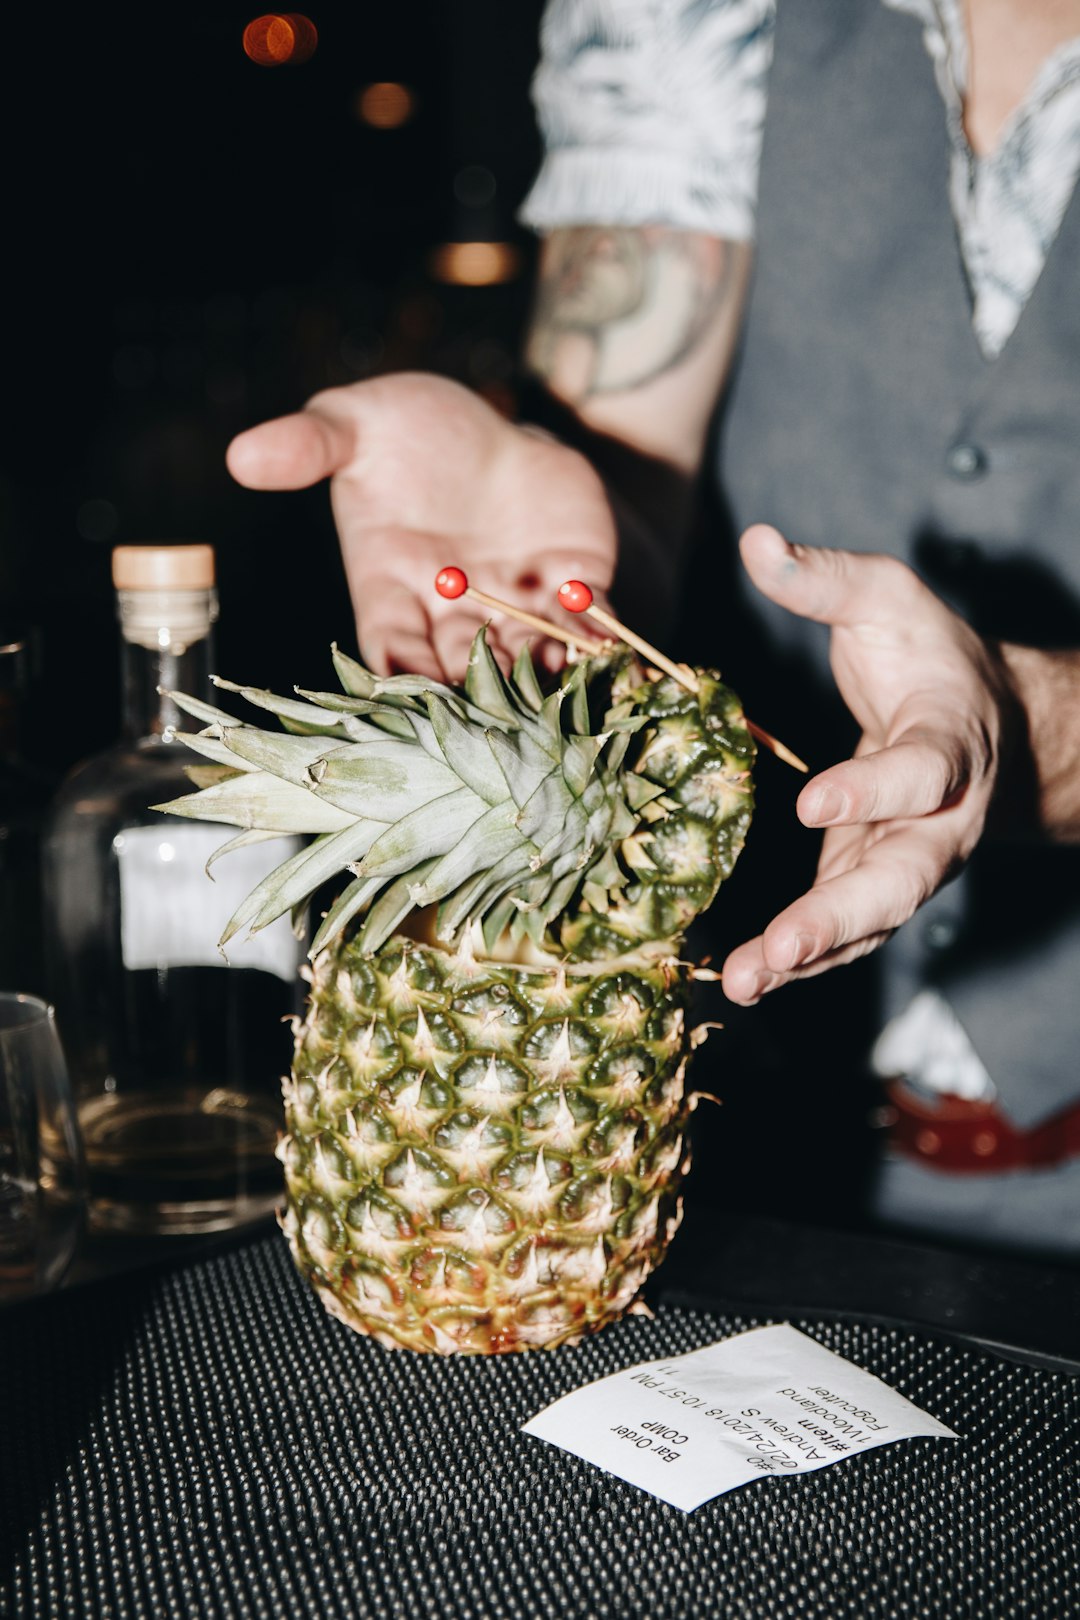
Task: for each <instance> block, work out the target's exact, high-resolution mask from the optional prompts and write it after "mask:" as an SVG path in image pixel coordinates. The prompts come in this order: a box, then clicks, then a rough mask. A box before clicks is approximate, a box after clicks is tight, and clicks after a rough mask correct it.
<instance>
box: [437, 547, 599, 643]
mask: <svg viewBox="0 0 1080 1620" xmlns="http://www.w3.org/2000/svg"><path fill="white" fill-rule="evenodd" d="M435 589H436V590H437V591H438V593H439V595H440V596H445V597H447V598H448V599H449V600H450V601H454V600H455V599H456V598H457V597H459V596H467V597H468V598H469V600H470V601H472V602H479V603H480V605H481V607H486V608H492V609H493V610H494V611H495V612H496V613H505V614H507V615H508V616H509V617H510V618H511V619H517V620H518V621H519V623H521V624H527V625H528V626H529V627H530V629H532V630H538V631H539V632H540V634H541V635H543V636H550V637H552V639H553V640H555V641H562V642H564V643H565V644H566V646H567V647H573V648H574V649H575V650H576V651H578V652H584V653H598V652H602V651H603V643H602V642H600V641H596V640H595V639H594V638H593V637H592V636H581V635H578V634H577V633H576V631H574V630H565V629H564V628H563V627H562V625H559V624H553V623H552V622H551V620H550V619H541V618H540V617H539V615H538V614H536V613H528V612H526V610H525V609H524V608H519V607H515V606H514V604H513V603H512V602H501V601H500V600H499V598H498V597H497V596H489V595H488V594H487V592H486V591H478V590H474V588H473V587H472V586H471V585H470V584H469V581H468V577H467V576H466V574H465V572H464V570H463V569H461V568H440V569H439V572H438V573H437V574H436V575H435Z"/></svg>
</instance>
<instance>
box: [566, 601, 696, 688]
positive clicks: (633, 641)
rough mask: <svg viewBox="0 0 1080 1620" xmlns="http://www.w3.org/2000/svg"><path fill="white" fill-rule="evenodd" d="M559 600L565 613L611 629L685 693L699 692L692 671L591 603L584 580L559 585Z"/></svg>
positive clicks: (603, 609)
mask: <svg viewBox="0 0 1080 1620" xmlns="http://www.w3.org/2000/svg"><path fill="white" fill-rule="evenodd" d="M559 601H560V602H561V603H562V605H563V607H564V608H566V610H567V612H568V613H587V614H588V615H589V618H590V619H595V620H596V622H597V624H602V625H603V626H604V629H605V630H610V631H611V633H612V635H614V636H618V638H619V640H620V641H625V642H626V644H627V646H628V647H633V649H634V651H635V652H639V653H640V654H641V656H642V657H643V658H647V659H648V660H649V663H650V664H655V665H656V667H657V669H662V670H663V671H664V673H665V674H666V675H670V676H671V678H672V680H673V681H678V682H679V685H680V686H685V687H686V689H687V691H688V692H696V691H697V690H698V686H699V682H698V678H697V676H696V675H695V674H694V672H693V670H691V669H687V667H686V665H685V664H675V663H673V662H672V660H671V659H670V658H668V657H667V655H666V654H665V653H662V652H661V651H660V649H659V648H658V647H654V646H653V645H652V642H650V641H646V640H645V638H644V637H643V636H639V635H638V633H637V631H636V630H631V629H630V628H629V627H628V626H627V625H625V624H623V623H622V622H621V621H620V620H619V619H617V618H616V617H615V615H614V614H613V613H609V612H608V611H607V609H606V608H601V607H597V606H596V603H595V602H594V601H593V593H592V591H591V590H590V589H589V587H588V586H587V585H586V584H585V583H584V581H583V580H580V579H568V580H566V581H565V582H564V583H563V584H562V585H560V586H559Z"/></svg>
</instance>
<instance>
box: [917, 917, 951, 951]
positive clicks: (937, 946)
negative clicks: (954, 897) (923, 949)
mask: <svg viewBox="0 0 1080 1620" xmlns="http://www.w3.org/2000/svg"><path fill="white" fill-rule="evenodd" d="M959 932H960V930H959V928H958V927H957V926H956V922H955V921H954V919H953V918H952V917H935V918H934V921H933V922H931V923H927V925H926V930H925V933H924V936H923V937H924V938H925V940H926V943H927V944H928V945H929V947H930V949H931V950H932V951H947V950H948V949H949V947H950V945H955V944H956V938H957V935H958V934H959Z"/></svg>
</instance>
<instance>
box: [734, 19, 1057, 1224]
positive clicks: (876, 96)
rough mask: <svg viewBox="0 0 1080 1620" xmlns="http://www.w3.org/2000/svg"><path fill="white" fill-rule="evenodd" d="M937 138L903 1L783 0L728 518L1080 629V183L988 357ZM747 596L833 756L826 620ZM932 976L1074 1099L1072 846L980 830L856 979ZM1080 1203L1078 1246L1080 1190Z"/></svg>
mask: <svg viewBox="0 0 1080 1620" xmlns="http://www.w3.org/2000/svg"><path fill="white" fill-rule="evenodd" d="M947 162H948V155H947V146H946V133H945V113H944V109H943V105H942V101H941V97H940V94H939V92H938V90H937V87H936V85H935V83H934V78H933V69H932V66H931V63H930V60H929V58H928V56H927V54H926V51H925V48H924V46H923V44H922V39H921V29H920V24H919V23H918V22H917V21H916V20H915V19H913V18H911V17H909V16H905V15H901V14H898V13H896V12H892V11H888V10H886V9H885V8H884V7H883V6H882V5H881V4H880V3H879V0H786V3H785V0H780V4H779V16H778V23H777V34H776V56H775V62H774V66H773V70H772V76H771V79H770V86H769V109H768V118H767V124H766V134H765V142H764V149H763V155H762V169H761V185H760V205H759V213H758V232H759V236H758V249H757V259H756V269H755V276H754V284H753V288H752V293H751V299H750V305H749V311H748V318H747V324H746V329H745V338H744V342H743V346H742V352H741V356H740V359H739V362H738V365H737V368H736V372H735V375H734V378H733V381H732V385H731V388H730V391H729V397H728V400H727V403H726V409H725V411H724V414H723V417H722V421H721V432H720V437H719V455H720V477H721V485H722V489H723V491H724V493H725V496H726V500H727V502H728V504H729V507H730V516H731V523H732V530H733V532H734V533H738V532H739V531H741V529H742V528H743V527H745V526H746V525H747V524H748V523H750V522H754V521H759V520H761V521H766V522H770V523H774V524H776V525H777V527H779V528H780V529H781V530H782V531H783V532H784V533H785V534H787V535H788V536H789V538H791V539H795V540H799V541H803V542H806V543H808V544H810V545H826V546H828V545H835V546H842V547H847V548H849V549H852V550H856V551H885V552H891V553H893V554H894V555H897V556H900V557H902V558H903V559H904V560H905V561H907V562H909V563H911V564H912V565H913V566H915V567H916V568H917V569H918V570H919V571H920V573H921V574H922V575H923V577H924V578H925V579H926V580H927V581H928V582H929V583H930V584H931V585H932V586H933V588H934V589H935V590H937V591H938V592H939V594H941V595H943V596H945V597H946V598H947V599H948V600H950V601H951V602H952V603H953V605H954V606H956V607H957V608H958V609H959V610H960V611H961V612H963V613H964V615H965V616H966V617H968V618H969V619H970V620H971V622H973V623H974V624H976V626H977V627H978V628H980V629H981V630H983V631H984V632H986V633H988V634H992V635H996V636H1001V637H1004V638H1007V639H1012V640H1017V641H1023V642H1028V643H1031V644H1040V645H1044V646H1050V645H1080V192H1078V194H1077V195H1075V196H1074V197H1073V199H1072V203H1071V205H1070V207H1069V209H1068V211H1067V213H1066V216H1065V219H1064V221H1063V224H1062V227H1061V230H1060V233H1059V235H1058V238H1057V240H1056V242H1055V243H1054V245H1053V247H1052V249H1051V252H1050V255H1049V258H1048V260H1047V263H1046V266H1045V268H1044V271H1043V274H1042V276H1041V278H1040V280H1039V282H1038V284H1037V286H1036V287H1035V289H1034V291H1033V293H1032V295H1031V298H1030V300H1029V302H1028V304H1027V307H1026V308H1025V310H1024V312H1023V314H1022V316H1021V318H1020V322H1019V324H1018V326H1017V327H1016V329H1015V331H1014V333H1013V335H1012V336H1011V337H1010V339H1009V341H1008V343H1007V345H1006V347H1005V348H1004V350H1003V351H1002V353H1001V355H1000V356H999V357H998V358H997V359H996V360H994V361H987V360H986V359H984V358H983V356H982V353H981V352H980V350H979V348H978V345H977V343H976V340H975V336H974V333H973V331H972V325H971V303H970V297H969V294H968V289H967V286H966V282H965V277H964V270H963V265H962V262H961V259H960V254H959V249H958V244H957V236H956V229H955V225H954V222H953V218H952V215H951V212H950V208H949V201H948V190H947ZM750 594H751V593H749V592H748V593H747V600H746V602H745V604H744V611H745V612H746V613H748V614H749V615H750V616H751V618H752V622H753V625H754V627H755V637H756V639H754V640H753V642H752V651H748V650H744V651H743V653H742V655H741V656H742V658H743V659H744V660H745V659H746V658H747V657H748V656H752V657H753V659H754V662H755V668H758V667H760V671H761V672H760V674H755V675H754V676H752V677H751V678H749V679H744V680H743V683H742V684H743V686H744V692H743V695H744V697H745V698H746V699H747V703H748V707H750V705H751V703H752V704H753V705H754V707H750V712H751V713H753V712H754V708H755V707H756V708H757V710H758V713H757V715H755V718H759V720H760V723H762V724H765V725H766V726H768V727H769V729H772V730H775V731H777V732H778V733H779V734H780V735H782V736H783V737H784V738H785V740H789V741H790V742H791V744H792V746H794V747H795V748H796V749H797V750H798V751H799V752H801V753H804V755H805V756H806V757H807V758H809V759H810V760H811V761H812V763H813V765H814V768H821V767H823V766H824V765H826V764H828V763H831V761H832V760H834V759H836V758H839V757H841V754H842V752H844V751H847V750H849V749H850V744H851V741H852V733H851V728H850V723H849V722H848V721H847V720H846V718H845V717H844V716H843V714H842V712H841V710H840V708H839V706H838V704H837V702H836V699H835V696H834V694H833V692H832V687H831V682H830V680H829V676H828V667H827V661H826V653H827V633H826V632H825V631H824V630H822V629H821V628H820V627H817V626H811V625H808V624H805V623H803V622H801V621H797V620H794V619H792V618H791V617H790V616H788V615H786V614H783V613H781V612H780V611H779V610H778V609H773V608H771V607H768V606H766V605H763V604H762V603H761V602H760V599H757V598H755V599H754V600H753V601H751V600H749V596H750ZM727 667H728V668H729V669H730V672H731V674H732V676H734V675H735V674H736V671H735V670H734V669H733V668H731V665H730V661H729V663H728V665H727ZM769 672H771V673H772V674H773V675H774V676H775V680H774V681H773V683H772V685H771V686H770V684H769V679H768V674H769ZM755 683H757V685H756V688H755ZM747 687H749V691H748V690H746V688H747ZM766 715H767V716H768V718H766ZM789 717H790V718H789ZM774 780H775V776H772V777H770V783H771V782H772V781H774ZM765 791H766V785H765V784H763V789H762V792H763V794H764V792H765ZM773 836H774V837H775V832H774V833H773ZM805 836H806V835H805V834H804V835H803V837H804V838H805ZM796 837H797V834H796ZM788 841H789V842H791V837H790V834H789V839H788ZM747 860H748V861H750V860H751V857H750V855H749V854H748V857H747ZM751 864H752V863H751ZM794 892H795V891H793V893H794ZM793 893H792V895H791V896H789V897H793ZM850 971H851V970H848V969H843V970H841V973H843V974H847V973H849V972H850ZM926 984H932V985H934V986H936V987H937V988H939V989H940V990H941V991H942V993H943V994H945V995H946V996H947V998H948V1000H949V1001H950V1002H951V1004H952V1005H953V1007H954V1008H955V1010H956V1012H957V1013H958V1015H959V1017H960V1019H961V1022H962V1023H963V1024H964V1026H965V1028H966V1030H967V1032H968V1035H969V1037H970V1038H971V1040H972V1042H973V1044H974V1045H975V1048H976V1050H977V1051H978V1052H979V1054H980V1056H981V1058H982V1060H983V1062H984V1063H985V1065H986V1067H987V1069H988V1070H989V1072H990V1074H991V1075H992V1077H993V1079H994V1081H995V1084H996V1086H997V1088H998V1092H999V1098H1000V1103H1001V1106H1002V1107H1003V1109H1004V1110H1005V1111H1006V1112H1007V1113H1008V1114H1009V1115H1010V1116H1011V1117H1012V1118H1013V1119H1014V1120H1015V1121H1016V1122H1017V1123H1018V1124H1020V1125H1024V1126H1026V1125H1030V1124H1032V1123H1034V1122H1036V1121H1038V1120H1041V1119H1044V1118H1046V1117H1047V1116H1048V1115H1050V1114H1052V1113H1054V1112H1056V1111H1057V1110H1058V1109H1059V1108H1060V1107H1062V1106H1063V1105H1065V1104H1066V1103H1067V1102H1070V1101H1072V1100H1075V1099H1076V1098H1078V1097H1080V852H1078V851H1075V850H1052V851H1051V850H1042V849H1017V848H1011V849H1005V848H993V847H990V846H986V847H984V849H982V850H981V851H980V852H979V854H978V855H977V856H976V858H975V859H974V861H973V862H972V863H971V865H970V866H969V868H968V871H967V872H966V873H965V874H964V876H963V877H962V878H961V879H960V880H959V881H958V882H956V883H953V884H951V885H949V886H948V888H947V889H946V890H944V891H943V893H942V894H941V895H940V896H938V897H937V899H936V900H935V901H934V902H932V903H931V906H930V907H928V908H926V909H924V911H923V912H921V913H920V914H919V916H918V917H917V918H915V919H913V921H912V922H911V923H910V924H908V925H907V926H906V927H905V928H904V929H901V930H900V932H899V933H898V935H897V936H896V937H895V938H894V940H893V941H892V942H891V943H890V944H889V945H888V946H887V947H886V949H885V951H884V952H883V953H881V962H880V965H879V970H878V974H877V985H876V987H875V988H874V989H873V991H872V992H871V991H869V990H867V989H866V988H865V987H864V988H863V989H861V990H860V992H859V994H860V996H862V995H865V994H869V993H872V994H874V995H875V996H877V997H878V1004H877V1007H876V1009H875V1014H874V1020H873V1021H875V1022H881V1021H884V1018H885V1017H888V1016H890V1015H891V1014H892V1013H894V1012H895V1011H897V1010H899V1008H900V1007H902V1006H904V1005H906V1003H907V1001H908V1000H910V998H911V995H912V994H913V993H914V992H915V991H916V990H917V989H919V988H920V987H921V986H923V985H926ZM854 991H855V984H854V981H852V993H854ZM788 993H789V992H787V991H785V992H783V993H782V995H787V994H788ZM763 1005H765V1004H763ZM1077 1192H1078V1194H1080V1182H1078V1183H1077ZM1077 1221H1078V1228H1077V1232H1076V1243H1077V1246H1078V1247H1080V1197H1078V1199H1077Z"/></svg>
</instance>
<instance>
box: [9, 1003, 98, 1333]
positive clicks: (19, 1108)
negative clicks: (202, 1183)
mask: <svg viewBox="0 0 1080 1620" xmlns="http://www.w3.org/2000/svg"><path fill="white" fill-rule="evenodd" d="M85 1208H86V1178H85V1170H84V1165H83V1152H82V1144H81V1141H80V1137H79V1130H78V1125H77V1123H76V1118H75V1107H74V1102H73V1099H72V1094H71V1084H70V1081H69V1078H68V1070H67V1064H66V1062H65V1061H64V1052H63V1048H62V1046H61V1044H60V1037H59V1035H58V1033H57V1029H56V1015H55V1013H54V1012H53V1009H52V1008H51V1007H50V1006H49V1005H48V1003H47V1002H44V1001H39V1000H38V998H37V997H36V996H29V995H22V994H19V993H16V992H11V991H5V992H0V1302H7V1301H9V1300H12V1299H21V1298H24V1297H26V1296H29V1295H32V1294H38V1293H45V1292H46V1291H47V1290H48V1289H50V1288H53V1287H55V1285H56V1284H57V1283H58V1282H59V1281H60V1278H61V1277H62V1276H63V1274H64V1270H65V1268H66V1266H67V1265H68V1262H69V1261H70V1260H71V1257H72V1255H73V1254H74V1252H75V1249H76V1246H77V1245H78V1241H79V1236H80V1233H81V1231H82V1226H83V1219H84V1215H85Z"/></svg>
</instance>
